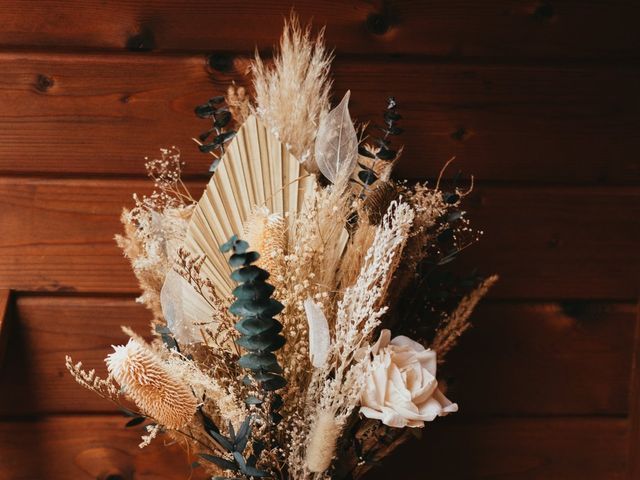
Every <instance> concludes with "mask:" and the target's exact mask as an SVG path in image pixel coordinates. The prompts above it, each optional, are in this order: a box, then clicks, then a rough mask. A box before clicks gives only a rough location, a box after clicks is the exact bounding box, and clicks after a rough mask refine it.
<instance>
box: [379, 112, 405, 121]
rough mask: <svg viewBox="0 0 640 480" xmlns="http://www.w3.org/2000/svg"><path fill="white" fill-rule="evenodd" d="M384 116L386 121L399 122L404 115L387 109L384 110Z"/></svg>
mask: <svg viewBox="0 0 640 480" xmlns="http://www.w3.org/2000/svg"><path fill="white" fill-rule="evenodd" d="M383 116H384V120H385V122H390V123H393V122H397V121H398V120H400V119H401V118H402V115H400V114H399V113H398V112H396V111H394V110H387V111H386V112H384V115H383Z"/></svg>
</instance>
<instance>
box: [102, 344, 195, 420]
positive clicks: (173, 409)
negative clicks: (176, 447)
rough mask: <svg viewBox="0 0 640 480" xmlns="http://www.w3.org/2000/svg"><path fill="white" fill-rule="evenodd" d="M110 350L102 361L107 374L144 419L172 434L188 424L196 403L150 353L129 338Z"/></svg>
mask: <svg viewBox="0 0 640 480" xmlns="http://www.w3.org/2000/svg"><path fill="white" fill-rule="evenodd" d="M113 349H114V352H113V353H112V354H110V355H108V356H107V358H106V359H105V363H106V364H107V368H108V369H109V373H110V374H111V375H113V378H115V380H116V381H117V382H118V383H119V384H120V386H121V387H122V388H123V389H124V390H125V391H126V393H127V395H128V396H129V397H130V398H131V400H133V402H134V403H135V404H136V405H137V406H138V408H140V410H142V412H143V413H144V414H145V415H148V416H149V417H151V418H153V419H154V420H156V421H157V422H158V423H160V424H161V425H164V426H165V427H167V428H169V429H173V430H176V429H178V428H180V427H183V426H184V425H185V424H187V423H189V421H190V420H191V417H193V414H194V413H195V412H196V408H197V402H196V399H195V397H194V396H193V394H192V393H191V390H190V389H189V387H188V386H186V385H184V384H183V383H181V382H180V381H178V380H177V379H176V378H175V377H174V376H173V375H171V373H170V372H169V371H168V370H167V368H166V367H165V366H164V365H163V364H162V362H161V360H160V359H159V358H158V357H157V355H156V354H155V353H154V352H152V351H151V350H150V349H149V348H147V347H146V346H145V345H143V344H141V343H140V342H139V341H137V340H135V339H133V338H131V339H129V342H128V343H127V344H126V345H124V346H123V345H119V346H114V347H113Z"/></svg>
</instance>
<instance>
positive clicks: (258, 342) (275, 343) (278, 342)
mask: <svg viewBox="0 0 640 480" xmlns="http://www.w3.org/2000/svg"><path fill="white" fill-rule="evenodd" d="M285 341H286V340H285V338H284V337H283V336H282V335H278V334H277V333H272V331H271V330H267V331H266V332H264V333H259V334H257V335H243V336H242V337H240V338H239V339H237V340H236V343H237V344H238V345H240V346H241V347H242V348H244V349H246V350H264V351H270V352H272V351H274V350H278V349H280V348H282V346H283V345H284V344H285Z"/></svg>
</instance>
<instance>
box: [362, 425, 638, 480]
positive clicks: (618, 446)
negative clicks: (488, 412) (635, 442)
mask: <svg viewBox="0 0 640 480" xmlns="http://www.w3.org/2000/svg"><path fill="white" fill-rule="evenodd" d="M627 430H628V428H627V422H626V421H625V420H622V419H620V420H616V419H610V420H609V419H589V418H573V419H563V418H540V419H503V420H483V421H477V422H468V423H467V422H459V423H458V422H454V421H453V418H451V417H449V418H445V419H438V420H437V421H435V422H434V423H433V424H430V425H428V426H427V427H426V429H425V431H424V434H423V435H424V438H423V440H421V441H419V442H418V441H414V442H413V443H409V444H408V445H405V446H402V447H400V449H399V450H398V451H397V452H396V454H394V455H392V456H391V457H389V458H387V460H386V462H384V463H383V466H382V467H381V468H380V469H379V470H377V471H376V470H374V471H373V472H372V474H371V477H369V478H371V480H374V479H379V480H382V479H387V478H401V479H403V480H421V479H424V478H438V479H441V478H442V479H444V478H451V479H453V478H456V479H457V478H464V479H469V480H473V479H478V480H479V479H483V480H486V479H501V480H503V479H504V480H507V479H513V480H515V479H517V480H542V479H544V480H614V479H615V480H623V479H627V478H628V477H627V473H626V465H627V458H626V455H625V454H626V452H625V451H624V448H625V445H626V442H627V439H628V431H627Z"/></svg>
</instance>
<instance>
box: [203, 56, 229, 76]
mask: <svg viewBox="0 0 640 480" xmlns="http://www.w3.org/2000/svg"><path fill="white" fill-rule="evenodd" d="M207 64H208V65H209V67H211V68H212V69H213V70H217V71H218V72H230V71H231V70H233V57H232V56H231V55H229V54H226V53H212V54H211V55H209V57H208V58H207Z"/></svg>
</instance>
